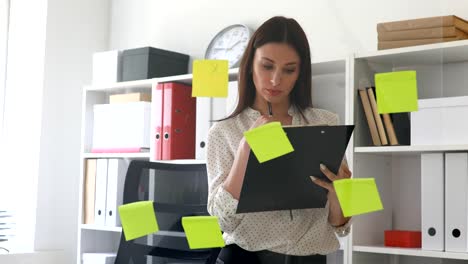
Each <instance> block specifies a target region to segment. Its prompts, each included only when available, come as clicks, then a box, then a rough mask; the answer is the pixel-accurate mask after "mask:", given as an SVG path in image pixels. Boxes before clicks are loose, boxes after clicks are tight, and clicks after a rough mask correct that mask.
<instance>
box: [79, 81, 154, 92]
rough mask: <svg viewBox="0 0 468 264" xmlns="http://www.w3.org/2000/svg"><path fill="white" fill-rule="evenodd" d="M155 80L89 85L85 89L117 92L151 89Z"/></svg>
mask: <svg viewBox="0 0 468 264" xmlns="http://www.w3.org/2000/svg"><path fill="white" fill-rule="evenodd" d="M154 82H155V79H145V80H137V81H128V82H118V83H109V84H102V85H101V84H99V85H89V86H86V87H85V89H86V90H87V91H107V92H110V91H117V90H125V89H151V87H152V85H153V83H154Z"/></svg>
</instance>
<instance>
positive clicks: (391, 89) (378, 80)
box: [375, 71, 418, 114]
mask: <svg viewBox="0 0 468 264" xmlns="http://www.w3.org/2000/svg"><path fill="white" fill-rule="evenodd" d="M375 90H376V93H377V108H378V110H379V113H380V114H385V113H402V112H413V111H417V110H418V84H417V81H416V71H400V72H386V73H377V74H375Z"/></svg>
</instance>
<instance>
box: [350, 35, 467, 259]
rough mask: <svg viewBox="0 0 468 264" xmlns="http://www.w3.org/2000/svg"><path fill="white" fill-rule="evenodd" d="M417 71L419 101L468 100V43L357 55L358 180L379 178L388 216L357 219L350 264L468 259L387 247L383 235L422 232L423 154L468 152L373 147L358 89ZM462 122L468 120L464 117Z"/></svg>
mask: <svg viewBox="0 0 468 264" xmlns="http://www.w3.org/2000/svg"><path fill="white" fill-rule="evenodd" d="M399 70H416V71H417V79H418V97H419V98H420V99H427V98H440V97H452V96H466V95H468V89H466V83H468V41H456V42H447V43H440V44H431V45H423V46H417V47H407V48H399V49H392V50H384V51H378V52H371V53H365V54H357V55H355V56H354V59H353V62H352V72H353V85H354V89H353V91H352V93H353V98H354V99H353V102H352V104H353V105H354V111H353V112H354V116H353V118H354V123H355V125H356V129H355V132H354V145H355V148H354V159H353V162H354V168H353V174H354V176H355V177H363V178H364V177H374V178H375V179H376V183H377V186H378V188H379V192H380V195H381V198H382V202H383V205H384V210H383V211H379V212H374V213H370V214H365V215H362V216H356V217H355V218H354V222H353V223H354V224H353V231H352V234H351V238H350V239H351V241H350V242H351V255H352V258H350V259H349V260H350V261H349V262H348V263H358V264H361V263H402V264H406V263H462V262H460V260H465V261H466V260H468V252H467V253H452V252H437V251H427V250H422V249H406V248H392V247H384V246H383V244H384V230H388V229H400V230H421V178H422V177H424V175H421V168H420V167H421V153H431V152H457V151H468V145H466V144H463V145H437V144H435V145H424V146H384V147H375V146H372V142H371V137H370V133H369V128H368V126H367V123H366V119H365V116H364V113H363V110H362V107H361V102H360V99H359V97H358V95H357V89H359V88H363V87H367V86H370V85H372V86H373V85H374V84H375V83H374V74H375V73H379V72H390V71H399ZM460 118H463V117H460Z"/></svg>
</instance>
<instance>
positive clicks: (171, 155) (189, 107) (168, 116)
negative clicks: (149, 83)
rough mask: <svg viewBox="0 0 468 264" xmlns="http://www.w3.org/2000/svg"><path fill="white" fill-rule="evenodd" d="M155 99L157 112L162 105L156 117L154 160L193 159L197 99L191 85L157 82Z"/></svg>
mask: <svg viewBox="0 0 468 264" xmlns="http://www.w3.org/2000/svg"><path fill="white" fill-rule="evenodd" d="M154 100H155V109H156V110H155V111H158V110H159V108H160V107H159V106H161V110H159V112H157V113H156V117H155V121H156V122H155V126H156V128H155V129H156V134H155V137H156V138H155V144H156V146H155V152H156V153H155V159H156V160H173V159H194V158H195V117H196V98H194V97H192V87H191V86H188V85H185V84H181V83H164V84H158V87H156V90H155V98H154ZM160 113H161V115H162V118H161V119H159V114H160ZM161 128H162V131H161ZM158 135H159V136H158Z"/></svg>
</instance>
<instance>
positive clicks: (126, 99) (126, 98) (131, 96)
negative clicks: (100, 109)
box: [109, 93, 151, 104]
mask: <svg viewBox="0 0 468 264" xmlns="http://www.w3.org/2000/svg"><path fill="white" fill-rule="evenodd" d="M131 102H151V94H150V93H126V94H113V95H110V96H109V103H110V104H120V103H131Z"/></svg>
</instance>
